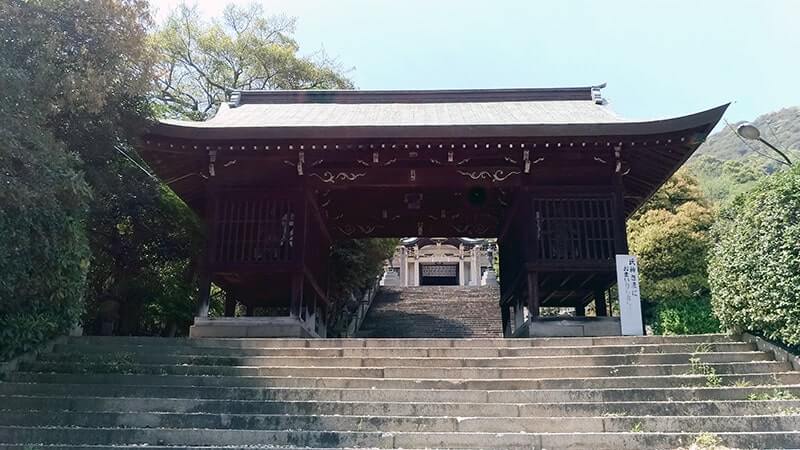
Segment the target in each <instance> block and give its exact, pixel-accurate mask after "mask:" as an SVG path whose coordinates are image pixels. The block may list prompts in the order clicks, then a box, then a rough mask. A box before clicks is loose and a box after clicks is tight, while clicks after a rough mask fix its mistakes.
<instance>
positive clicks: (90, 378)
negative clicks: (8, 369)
mask: <svg viewBox="0 0 800 450" xmlns="http://www.w3.org/2000/svg"><path fill="white" fill-rule="evenodd" d="M714 379H715V380H716V379H718V380H719V383H718V384H719V385H720V386H735V385H746V386H758V385H780V384H797V383H800V373H798V372H779V373H766V374H736V375H726V374H722V375H717V376H715V377H714ZM9 381H16V382H21V383H30V382H40V383H74V384H87V383H93V384H125V385H142V386H151V385H156V386H167V385H171V386H185V385H189V386H218V387H222V386H228V387H271V388H280V387H285V388H331V389H332V388H348V389H365V388H369V389H441V390H459V389H461V390H463V389H472V390H507V389H585V388H586V386H582V385H581V383H590V384H591V386H592V387H594V388H622V387H639V388H658V387H690V386H694V387H703V386H713V385H715V384H716V383H713V381H714V380H712V381H709V377H707V376H705V375H681V376H641V377H630V376H621V375H617V376H612V377H592V378H558V379H553V378H541V379H531V378H485V379H469V378H466V379H442V378H429V379H420V378H414V377H410V378H383V377H377V378H371V377H354V378H347V377H343V376H339V377H337V376H335V375H334V376H330V377H313V376H308V377H305V376H302V374H300V375H284V376H277V375H273V376H258V377H255V376H254V377H244V376H236V377H231V376H221V375H220V376H208V375H154V374H149V375H141V374H136V375H125V374H55V373H30V372H18V373H15V374H12V375H11V376H9Z"/></svg>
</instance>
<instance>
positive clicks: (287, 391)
mask: <svg viewBox="0 0 800 450" xmlns="http://www.w3.org/2000/svg"><path fill="white" fill-rule="evenodd" d="M586 386H591V384H587V385H586ZM776 392H777V393H780V394H782V395H783V396H788V395H791V396H793V397H795V398H798V397H800V384H795V385H785V384H784V385H780V384H776V385H763V386H757V385H753V386H749V387H735V386H726V387H704V386H698V387H669V388H631V387H621V388H609V389H602V388H596V387H592V388H585V387H584V388H583V389H572V388H567V389H511V390H475V389H424V388H422V389H419V388H418V389H412V388H408V389H377V388H376V389H372V388H307V387H303V388H280V387H276V388H273V387H261V388H257V387H231V386H192V385H188V384H184V385H173V386H170V385H152V386H142V385H124V384H122V385H118V384H44V383H13V382H7V383H0V395H37V396H62V397H64V398H70V397H87V396H102V397H126V398H135V397H145V398H184V399H207V400H213V399H217V400H254V401H256V400H257V401H270V400H271V401H346V402H456V403H543V402H544V403H553V402H631V401H634V402H636V401H706V400H747V399H748V398H749V397H751V396H752V395H758V394H764V395H772V394H774V393H776Z"/></svg>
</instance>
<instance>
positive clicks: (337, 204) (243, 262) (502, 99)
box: [140, 87, 727, 336]
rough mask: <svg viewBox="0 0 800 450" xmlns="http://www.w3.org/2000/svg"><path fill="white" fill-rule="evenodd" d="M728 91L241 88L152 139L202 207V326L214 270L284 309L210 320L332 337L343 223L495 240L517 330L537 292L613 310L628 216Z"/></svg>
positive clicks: (168, 175)
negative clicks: (652, 115) (666, 115)
mask: <svg viewBox="0 0 800 450" xmlns="http://www.w3.org/2000/svg"><path fill="white" fill-rule="evenodd" d="M726 106H727V105H725V106H721V107H717V108H714V109H711V110H708V111H704V112H701V113H697V114H693V115H689V116H684V117H679V118H675V119H666V120H658V121H649V122H634V121H625V120H622V119H620V118H619V117H618V116H616V115H615V114H613V113H612V112H611V111H610V110H609V109H608V106H607V105H606V102H605V101H604V100H603V99H602V97H601V96H600V87H585V88H559V89H505V90H502V89H501V90H466V91H271V92H263V91H244V92H240V93H237V94H236V95H235V96H234V99H233V101H232V102H231V103H230V104H225V105H222V107H221V108H220V111H219V112H218V113H217V115H216V116H215V117H214V118H213V119H210V120H208V121H206V122H182V121H163V122H160V123H158V124H156V125H155V126H153V127H152V129H151V130H150V132H149V134H147V135H146V136H145V137H144V139H143V142H142V145H141V147H140V153H141V155H142V157H143V158H144V159H145V160H146V161H147V162H148V164H149V165H150V166H151V167H152V168H153V169H154V170H155V172H156V173H157V174H158V175H159V176H160V177H161V179H163V180H164V181H165V182H166V183H167V184H168V185H169V186H170V187H171V188H172V189H173V190H175V192H177V193H178V195H179V196H180V197H181V198H182V199H183V200H184V201H185V202H186V203H187V204H188V205H189V206H190V207H191V208H192V209H193V210H195V211H196V212H197V213H198V214H199V215H201V216H202V217H203V218H204V220H205V223H206V226H207V236H208V238H207V247H206V252H205V257H204V261H203V263H204V264H203V265H202V267H203V270H202V274H201V280H202V281H201V294H202V302H201V306H200V308H199V312H198V319H197V324H206V325H208V324H210V323H211V322H212V321H208V320H206V319H205V317H207V313H208V297H209V290H210V286H211V283H212V282H213V283H214V284H216V285H218V286H220V287H221V288H222V289H224V290H225V291H226V294H227V295H228V297H229V298H231V299H235V300H236V301H238V302H240V303H241V304H243V305H246V309H247V314H248V315H252V316H260V315H283V316H286V318H287V319H286V320H284V321H283V322H274V323H271V324H269V325H263V324H264V322H259V323H260V325H259V327H261V328H258V327H255V328H253V327H250V328H248V329H247V330H246V331H241V330H240V331H235V330H237V328H236V327H237V326H239V325H241V323H242V321H243V320H244V319H230V320H228V321H224V320H223V321H221V322H220V321H217V322H216V323H215V325H217V326H216V328H213V330H215V331H213V333H212V334H215V335H243V334H244V335H270V334H281V333H284V331H279V330H278V328H280V327H282V326H289V325H287V324H292V323H294V324H295V325H296V324H300V325H301V328H302V330H304V331H302V333H306V334H308V335H321V336H324V334H325V329H324V324H325V317H326V314H327V310H328V308H329V307H330V305H331V301H333V300H332V299H330V298H329V297H328V289H327V286H328V282H329V279H328V277H329V275H328V267H327V266H328V257H329V255H328V251H329V248H330V245H331V243H332V242H333V241H335V240H337V239H345V238H365V237H403V236H420V237H422V236H427V237H436V236H469V237H496V238H498V243H499V249H500V268H501V269H500V282H501V299H500V305H501V308H502V311H503V324H502V326H503V329H504V332H505V334H506V335H508V336H511V335H514V334H516V333H518V332H519V330H521V329H523V328H525V327H526V325H525V322H526V321H528V322H529V323H530V322H532V321H535V320H536V319H537V317H538V315H539V311H540V307H545V306H561V307H574V308H576V311H577V312H578V313H579V314H580V312H581V311H583V309H584V307H585V306H587V305H588V304H589V303H591V302H593V301H596V300H599V301H597V302H596V310H597V313H598V315H604V314H605V313H606V311H607V309H606V303H605V299H604V295H605V292H606V290H607V289H608V288H609V287H610V286H612V285H613V284H614V282H615V268H614V255H616V254H624V253H627V243H626V235H625V219H626V217H628V216H629V215H630V214H632V213H633V212H634V211H635V210H636V209H637V208H638V207H639V206H641V205H642V203H643V202H644V201H645V200H646V199H647V198H648V197H649V196H650V195H652V193H653V192H654V191H655V190H656V189H657V188H658V187H659V186H661V185H662V184H663V183H664V182H665V181H666V180H667V178H669V177H670V176H671V175H672V173H674V171H675V170H677V169H678V168H679V167H680V165H681V164H682V163H683V162H684V161H685V160H686V159H687V158H688V157H689V156H690V155H691V154H692V152H693V151H694V150H695V149H696V148H697V147H698V146H699V145H700V144H701V143H702V142H703V140H704V139H705V138H706V136H707V135H708V133H709V132H710V131H711V129H712V128H713V127H714V125H715V124H716V123H717V121H718V120H719V119H720V118H721V116H722V114H723V112H724V111H725V108H726ZM232 309H233V308H232V305H228V306H227V307H226V313H227V314H226V315H231V316H232V315H233V314H232V313H233V311H232ZM245 319H246V318H245ZM236 320H239V322H236ZM498 326H500V324H498ZM265 327H267V328H265ZM294 329H297V327H296V326H295V328H294ZM292 333H295V332H291V333H289V334H292ZM302 333H301V334H302Z"/></svg>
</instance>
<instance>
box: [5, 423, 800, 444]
mask: <svg viewBox="0 0 800 450" xmlns="http://www.w3.org/2000/svg"><path fill="white" fill-rule="evenodd" d="M717 435H718V436H719V438H720V439H721V440H722V441H723V442H724V443H725V444H726V445H728V446H731V447H739V448H786V447H797V446H800V432H792V431H787V432H736V433H725V432H721V433H717ZM696 436H697V433H657V432H655V433H654V432H603V433H519V432H515V433H479V432H475V433H464V432H450V433H447V432H444V433H442V432H440V433H435V432H433V433H415V432H396V433H387V432H353V431H349V432H319V431H264V430H216V429H148V428H125V429H120V428H105V429H104V428H65V427H48V428H38V427H13V426H0V442H16V443H19V442H33V443H37V444H42V445H48V444H61V445H64V444H80V445H87V444H100V445H106V446H108V445H112V444H127V445H130V444H140V445H150V444H153V445H160V446H165V445H174V446H185V445H189V446H191V445H194V446H198V445H202V446H237V445H248V446H249V445H260V446H262V447H265V446H268V445H272V446H276V445H277V446H306V447H311V448H314V447H317V448H319V447H343V446H344V447H347V446H350V447H375V448H519V449H521V448H526V449H530V448H548V449H565V448H593V449H640V448H645V447H646V448H676V447H680V446H687V445H689V444H690V443H691V442H693V440H694V439H695V438H696Z"/></svg>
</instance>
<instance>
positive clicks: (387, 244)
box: [328, 239, 398, 336]
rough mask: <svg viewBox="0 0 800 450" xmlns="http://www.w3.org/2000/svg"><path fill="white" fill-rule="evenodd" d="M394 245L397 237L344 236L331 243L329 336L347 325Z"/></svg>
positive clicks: (390, 254) (379, 272) (381, 270)
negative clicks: (365, 237) (346, 237)
mask: <svg viewBox="0 0 800 450" xmlns="http://www.w3.org/2000/svg"><path fill="white" fill-rule="evenodd" d="M397 244H398V240H397V239H343V240H340V241H337V242H335V243H334V244H333V248H332V250H331V259H330V262H329V265H330V269H331V278H330V279H331V285H330V290H329V295H330V298H331V300H332V301H333V305H334V307H333V308H332V310H331V311H330V314H329V317H328V325H329V329H328V332H329V335H330V336H336V335H337V333H340V332H341V331H343V330H344V329H346V328H347V326H348V325H349V323H350V320H352V315H353V314H352V313H353V312H354V311H355V309H356V307H357V306H358V302H359V301H360V300H361V295H362V294H363V292H364V291H365V290H366V289H367V288H369V287H370V286H372V284H373V283H375V280H376V279H377V277H378V275H380V274H381V273H382V272H383V268H384V263H385V261H386V260H387V259H388V258H390V257H391V256H392V254H393V253H394V250H395V248H396V247H397Z"/></svg>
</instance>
